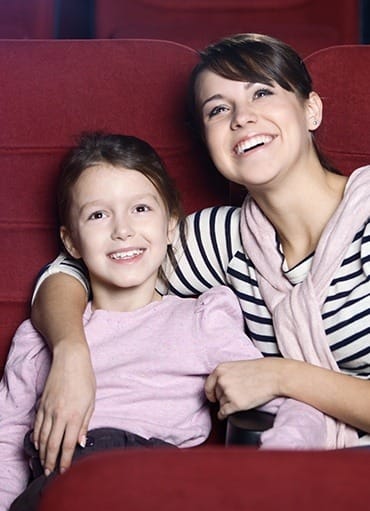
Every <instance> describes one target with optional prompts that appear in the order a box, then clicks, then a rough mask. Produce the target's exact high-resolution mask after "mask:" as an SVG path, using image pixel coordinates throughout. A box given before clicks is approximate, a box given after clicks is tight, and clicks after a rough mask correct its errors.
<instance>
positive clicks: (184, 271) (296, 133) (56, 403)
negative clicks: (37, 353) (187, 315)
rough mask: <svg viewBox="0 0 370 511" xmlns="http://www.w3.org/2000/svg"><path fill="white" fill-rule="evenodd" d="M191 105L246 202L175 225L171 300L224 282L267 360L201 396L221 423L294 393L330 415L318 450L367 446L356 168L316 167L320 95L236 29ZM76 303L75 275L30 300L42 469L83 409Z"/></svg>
mask: <svg viewBox="0 0 370 511" xmlns="http://www.w3.org/2000/svg"><path fill="white" fill-rule="evenodd" d="M334 90H335V89H333V93H334ZM192 105H193V113H194V116H193V117H194V122H195V124H196V126H197V127H198V129H199V130H200V133H201V136H202V138H203V140H204V141H205V142H206V144H207V146H208V148H209V151H210V154H211V157H212V159H213V161H214V162H215V164H216V166H217V167H218V170H219V171H220V172H221V173H222V174H223V175H225V176H226V177H227V178H229V179H230V180H232V181H234V182H235V183H239V184H240V185H242V186H244V187H245V188H246V189H247V190H248V192H249V195H248V196H247V200H246V202H245V203H244V205H243V207H242V208H241V209H239V208H234V209H233V208H211V209H208V210H205V211H201V212H199V213H197V214H195V215H192V216H191V217H189V218H188V221H187V248H186V251H185V253H184V254H183V256H182V257H179V258H178V264H177V269H176V273H173V272H172V273H171V274H170V273H169V274H168V276H169V280H170V292H171V293H175V294H179V295H181V296H186V295H191V294H194V293H196V292H199V293H201V292H204V291H205V290H206V289H208V288H211V287H212V286H215V285H219V284H220V283H224V284H226V285H228V286H229V287H230V288H231V289H232V290H233V291H234V292H235V294H236V296H237V297H238V299H239V302H240V305H241V308H242V310H243V312H244V320H245V326H246V329H247V333H248V335H249V337H250V338H251V340H252V341H253V343H254V344H255V346H256V347H258V348H259V349H260V350H261V351H262V353H264V354H265V355H269V356H268V357H265V358H263V359H261V360H256V361H249V362H243V363H233V364H226V365H221V366H220V367H219V368H218V369H217V370H216V371H215V372H214V373H213V374H212V375H211V376H210V378H209V380H208V382H207V393H208V396H209V397H210V398H211V399H214V398H215V394H216V395H217V397H219V399H220V404H221V409H220V415H221V416H222V417H225V416H227V415H228V414H230V413H233V412H234V411H237V410H240V409H243V408H252V407H254V406H257V405H260V404H261V403H263V402H266V401H267V400H269V399H270V398H271V397H272V396H276V395H280V396H287V397H293V398H296V399H299V400H302V401H305V402H307V403H309V404H311V405H313V406H315V407H316V408H318V409H319V410H322V411H323V412H325V413H326V414H328V415H329V416H331V417H334V418H335V419H336V421H335V422H334V421H330V420H329V421H328V428H329V429H330V430H331V433H332V434H331V435H330V438H331V440H330V442H329V444H328V447H329V446H330V447H341V446H351V445H359V444H360V443H364V444H370V438H369V435H367V434H366V433H368V432H370V408H369V407H368V406H367V403H368V402H369V400H370V384H369V382H368V378H369V375H370V370H369V367H370V327H369V315H370V302H369V300H370V298H369V297H370V289H369V257H370V235H369V234H370V224H369V222H368V219H369V210H368V207H369V200H368V196H369V189H370V183H369V181H370V178H369V176H370V170H369V168H368V167H367V168H365V169H359V170H357V171H354V172H353V173H352V175H351V177H350V178H349V179H347V178H346V177H344V176H342V175H340V174H339V173H338V172H337V171H335V169H332V167H331V166H330V164H329V163H328V162H327V161H326V159H325V158H324V156H323V155H322V153H321V152H320V151H319V150H318V148H317V147H316V143H315V138H314V133H315V130H316V129H317V128H318V127H319V126H320V124H321V122H322V103H321V99H320V98H319V97H318V95H317V94H316V93H315V92H314V91H313V89H312V82H311V77H310V76H309V74H308V72H307V69H306V67H305V65H304V63H303V62H302V59H301V58H300V57H299V55H297V54H296V52H295V51H294V50H292V49H291V48H290V47H289V46H287V45H286V44H284V43H282V42H281V41H277V40H276V39H273V38H271V37H268V36H263V35H256V34H242V35H238V36H235V37H230V38H226V39H224V40H222V41H220V42H219V43H217V44H215V45H213V46H210V47H209V48H207V49H206V50H205V51H204V52H202V53H201V55H200V63H199V65H198V66H197V68H196V69H195V71H194V74H193V77H192ZM333 170H334V172H333ZM199 233H200V234H199ZM241 234H242V236H241ZM344 234H345V236H344ZM205 247H206V249H205ZM198 268H201V271H198ZM70 269H71V263H70V261H68V260H67V261H65V260H62V261H61V260H60V259H58V260H57V262H56V264H54V265H52V266H51V267H50V268H49V270H48V271H47V272H45V274H44V277H47V276H48V275H49V274H50V273H56V272H60V271H61V272H66V271H67V272H68V271H70ZM73 269H74V271H76V267H74V268H73ZM79 274H80V277H79V278H80V280H83V274H82V273H81V271H79ZM65 295H66V296H68V297H69V298H70V300H69V302H68V303H67V302H66V301H65V300H64V301H63V297H64V296H65ZM85 300H86V298H85V292H84V290H83V287H82V286H80V285H79V284H78V282H77V280H76V279H74V278H71V277H70V276H68V275H66V274H65V273H64V274H62V273H58V274H56V275H52V276H51V277H50V278H46V280H45V282H44V283H43V284H42V286H41V288H40V291H39V292H38V294H37V298H36V302H35V306H34V311H33V317H34V319H35V321H36V322H37V325H38V326H39V328H41V330H42V331H43V332H44V333H45V336H46V337H47V338H48V339H49V341H50V344H51V345H52V346H54V349H53V353H54V359H53V368H52V371H51V373H50V376H49V379H48V382H47V385H46V389H45V393H44V396H43V398H42V401H41V405H40V408H39V413H38V417H37V421H36V439H38V440H39V441H40V447H41V448H42V449H43V452H45V451H47V454H45V459H46V460H47V464H48V463H50V464H51V465H53V460H54V459H55V455H56V451H57V449H56V448H55V447H54V443H55V444H56V445H58V446H59V443H60V439H61V437H62V434H63V433H66V436H67V438H68V439H69V440H70V441H69V442H68V444H67V445H66V444H65V449H64V450H63V452H64V455H63V461H64V462H66V463H68V460H69V459H70V456H71V451H72V447H73V445H74V443H75V442H76V438H78V436H81V435H83V432H84V431H85V430H86V425H87V423H88V419H89V416H90V413H91V407H92V403H93V402H94V383H93V381H94V380H93V373H92V370H91V367H90V364H89V357H88V354H87V353H86V351H87V350H86V343H85V341H84V334H83V331H82V328H81V327H80V319H79V318H80V316H81V312H80V310H81V309H82V308H83V306H84V303H85ZM63 303H64V306H63ZM58 311H59V312H60V311H62V312H61V316H60V318H61V319H60V321H59V322H58ZM76 353H78V355H77V357H78V358H76V356H75V360H76V362H75V361H74V360H72V355H75V354H76ZM77 363H78V370H77V371H75V376H74V378H69V371H72V370H73V368H74V367H75V364H77ZM66 368H67V369H66ZM61 382H63V383H61ZM77 382H79V385H80V389H81V392H80V394H79V395H78V396H77V395H76V394H75V393H74V392H73V391H74V387H75V386H76V384H77ZM64 403H68V404H67V406H66V407H63V409H64V410H65V413H64V414H59V415H58V419H57V420H56V421H55V423H54V424H53V425H52V423H51V417H52V416H53V414H54V412H55V410H58V409H59V408H60V407H62V405H63V404H64ZM342 424H347V425H351V426H352V427H353V428H354V429H353V430H352V431H350V430H349V428H344V427H343V425H342ZM337 426H339V428H338V427H337ZM48 442H49V443H48Z"/></svg>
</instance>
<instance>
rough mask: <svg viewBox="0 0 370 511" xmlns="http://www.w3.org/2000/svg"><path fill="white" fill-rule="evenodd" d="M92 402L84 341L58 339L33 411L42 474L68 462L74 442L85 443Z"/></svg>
mask: <svg viewBox="0 0 370 511" xmlns="http://www.w3.org/2000/svg"><path fill="white" fill-rule="evenodd" d="M94 406H95V375H94V371H93V368H92V365H91V360H90V354H89V350H88V347H87V345H84V344H82V343H81V344H78V345H76V344H75V345H72V343H69V342H66V343H65V345H64V346H63V343H62V342H61V343H59V344H58V346H57V347H55V348H54V351H53V363H52V367H51V370H50V373H49V376H48V379H47V381H46V385H45V389H44V392H43V395H42V398H41V401H40V404H39V408H38V411H37V415H36V420H35V426H34V433H33V441H34V443H35V446H36V448H38V449H39V454H40V459H41V461H42V463H43V466H44V470H45V474H47V475H48V474H49V473H50V472H52V471H53V470H54V468H55V464H56V460H57V456H58V454H59V452H60V451H61V459H60V465H59V468H60V471H61V472H64V471H65V470H66V469H67V468H68V467H69V466H70V464H71V461H72V456H73V453H74V450H75V447H76V444H77V443H79V444H80V445H82V446H83V445H84V442H85V439H86V434H87V430H88V424H89V421H90V418H91V415H92V413H93V410H94Z"/></svg>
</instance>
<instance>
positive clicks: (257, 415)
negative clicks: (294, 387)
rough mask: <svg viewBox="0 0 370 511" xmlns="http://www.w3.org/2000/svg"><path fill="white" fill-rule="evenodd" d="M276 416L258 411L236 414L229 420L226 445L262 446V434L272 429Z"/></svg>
mask: <svg viewBox="0 0 370 511" xmlns="http://www.w3.org/2000/svg"><path fill="white" fill-rule="evenodd" d="M274 419H275V415H273V414H271V413H267V412H260V411H258V410H246V411H242V412H236V413H234V414H232V415H230V416H229V417H228V419H227V426H226V438H225V443H226V445H254V446H259V445H260V444H261V434H262V433H263V432H264V431H266V430H267V429H270V428H272V426H273V424H274Z"/></svg>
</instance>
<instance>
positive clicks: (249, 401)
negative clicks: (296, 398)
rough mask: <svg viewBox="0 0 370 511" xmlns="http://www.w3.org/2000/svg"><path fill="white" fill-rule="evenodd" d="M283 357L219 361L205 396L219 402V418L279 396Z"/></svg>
mask: <svg viewBox="0 0 370 511" xmlns="http://www.w3.org/2000/svg"><path fill="white" fill-rule="evenodd" d="M283 364H284V360H283V359H278V358H262V359H258V360H248V361H245V360H242V361H238V362H225V363H222V364H219V365H218V366H217V367H216V369H215V370H214V371H213V372H212V373H211V374H210V375H209V376H208V378H207V380H206V383H205V393H206V396H207V398H208V399H209V400H210V401H212V402H216V401H218V402H219V404H220V409H219V412H218V418H219V419H225V418H226V417H227V416H228V415H230V414H232V413H234V412H237V411H240V410H249V409H251V408H256V407H257V406H261V405H263V404H264V403H266V402H268V401H270V400H271V399H273V398H274V397H277V396H279V395H280V394H279V392H280V391H279V380H280V374H281V368H282V366H283Z"/></svg>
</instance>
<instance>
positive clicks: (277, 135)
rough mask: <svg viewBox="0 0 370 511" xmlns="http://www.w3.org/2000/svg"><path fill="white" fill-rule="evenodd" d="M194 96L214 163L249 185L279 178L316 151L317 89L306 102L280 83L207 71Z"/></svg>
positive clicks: (319, 108) (318, 116)
mask: <svg viewBox="0 0 370 511" xmlns="http://www.w3.org/2000/svg"><path fill="white" fill-rule="evenodd" d="M196 98H197V105H198V108H199V111H200V118H201V122H202V125H203V132H204V137H205V140H206V144H207V146H208V150H209V152H210V155H211V157H212V159H213V161H214V163H215V165H216V167H217V168H218V170H219V171H220V172H221V174H223V175H224V176H225V177H226V178H228V179H230V180H231V181H233V182H235V183H239V184H241V185H244V186H246V187H247V188H248V189H249V190H251V189H252V188H253V187H260V186H261V185H265V184H268V183H272V182H275V181H276V180H277V179H278V178H279V176H281V175H283V174H285V173H286V172H289V171H290V170H292V169H294V168H296V167H297V165H298V166H299V165H304V164H305V161H306V158H307V157H308V155H312V154H315V153H314V149H313V144H312V139H311V134H310V130H314V129H316V127H317V125H318V124H319V122H320V120H321V101H320V99H319V98H318V96H317V94H315V93H311V96H310V98H309V99H308V100H306V101H305V102H303V101H301V100H299V99H298V98H297V96H296V95H295V94H294V93H293V92H289V91H287V90H285V89H283V88H282V87H281V86H280V85H278V84H277V83H274V84H273V85H272V86H271V85H265V84H262V83H252V82H239V81H234V80H229V79H226V78H223V77H221V76H219V75H217V74H215V73H213V72H212V71H209V70H205V71H203V72H202V73H201V74H200V75H199V77H198V79H197V82H196ZM315 121H316V123H317V124H315Z"/></svg>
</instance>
